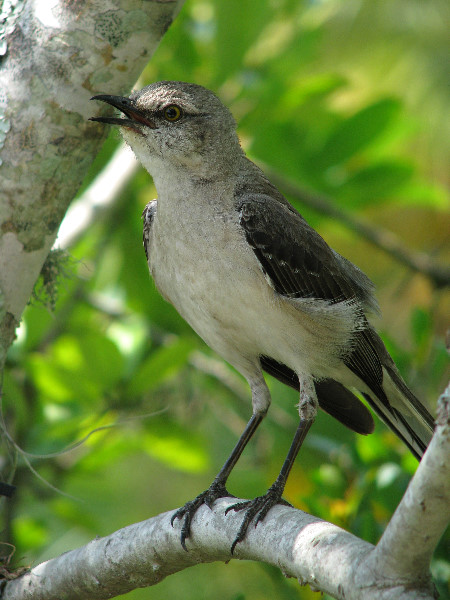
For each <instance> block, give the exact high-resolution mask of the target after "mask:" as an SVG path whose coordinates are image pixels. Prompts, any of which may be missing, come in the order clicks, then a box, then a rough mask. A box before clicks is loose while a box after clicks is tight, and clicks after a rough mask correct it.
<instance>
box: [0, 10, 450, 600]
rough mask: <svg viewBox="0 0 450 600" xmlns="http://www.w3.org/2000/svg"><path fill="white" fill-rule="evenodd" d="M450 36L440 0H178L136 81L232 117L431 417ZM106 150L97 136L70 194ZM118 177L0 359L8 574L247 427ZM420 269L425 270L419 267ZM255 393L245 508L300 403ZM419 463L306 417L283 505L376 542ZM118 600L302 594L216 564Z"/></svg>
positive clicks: (442, 356) (168, 505) (251, 599)
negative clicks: (163, 280)
mask: <svg viewBox="0 0 450 600" xmlns="http://www.w3.org/2000/svg"><path fill="white" fill-rule="evenodd" d="M449 24H450V5H449V4H448V2H446V1H444V0H442V1H441V0H430V1H428V2H423V0H397V1H395V2H393V1H392V0H379V1H377V2H373V1H371V0H316V1H314V0H309V1H306V0H303V1H301V0H300V1H299V0H259V1H258V2H255V1H254V0H226V1H220V0H187V1H186V4H185V5H184V8H183V9H182V11H181V13H180V15H179V16H178V18H177V19H176V21H175V22H174V24H173V26H172V27H171V28H170V29H169V31H168V33H167V35H166V36H165V38H164V39H163V41H162V43H161V45H160V47H159V49H158V50H157V52H156V54H155V55H154V57H153V58H152V60H151V62H150V64H149V65H148V67H147V68H146V70H145V72H144V73H143V75H142V77H141V79H140V81H139V82H138V84H137V86H136V87H138V88H139V87H142V86H144V85H147V84H148V83H151V82H153V81H157V80H161V79H179V80H184V81H191V82H195V83H199V84H202V85H204V86H206V87H209V88H211V89H213V90H214V91H215V92H216V93H217V94H218V95H219V96H220V98H221V99H222V100H223V101H224V103H225V104H227V106H229V107H230V109H231V110H232V112H233V114H234V115H235V117H236V119H237V121H238V123H239V127H238V132H239V135H240V139H241V142H242V145H243V146H244V148H245V150H246V151H247V153H248V154H249V156H250V157H251V158H252V159H253V160H255V161H259V162H260V163H262V164H263V165H266V166H267V168H268V169H269V168H270V170H271V172H274V175H273V176H274V177H275V178H276V183H277V185H278V187H279V188H280V190H281V191H282V192H284V193H285V194H286V196H287V197H288V198H289V200H290V201H291V202H292V203H293V204H294V205H295V206H296V208H297V209H298V210H299V211H300V212H301V213H302V214H303V216H304V217H305V218H306V219H307V220H308V221H309V223H310V224H311V225H312V226H313V227H315V228H316V229H317V230H318V231H319V232H320V234H321V235H322V236H323V237H324V238H325V239H326V240H327V242H328V243H329V244H330V245H331V246H332V247H333V248H335V249H336V250H337V251H338V252H340V253H341V254H343V255H344V256H346V257H347V258H349V259H350V260H352V261H353V262H354V263H356V264H357V265H358V266H359V267H360V268H362V269H363V270H364V271H365V272H366V273H367V274H368V275H369V276H370V277H371V278H372V279H373V281H374V282H375V284H376V287H377V295H378V299H379V301H380V305H381V308H382V312H383V316H382V318H381V319H380V318H377V319H375V320H374V321H373V322H374V323H375V325H376V327H377V328H378V330H379V331H380V333H381V335H382V337H383V339H384V341H385V343H386V345H387V347H388V349H389V351H390V352H391V354H392V356H393V358H394V359H395V361H396V363H397V365H398V367H399V368H400V370H401V372H402V374H403V376H404V378H405V379H406V381H407V382H408V384H409V385H410V387H411V388H412V389H413V390H414V391H415V392H416V394H417V395H418V396H419V397H420V398H421V399H422V400H423V401H424V402H425V403H426V404H427V406H428V408H429V410H430V411H431V412H432V413H435V408H436V402H437V398H438V396H439V395H440V393H442V391H443V389H444V387H445V385H446V383H447V380H448V368H447V364H448V363H447V357H446V350H445V331H446V318H447V317H448V314H449V294H448V291H447V292H445V291H444V289H443V287H442V280H441V279H440V277H439V276H438V275H436V273H435V270H434V269H433V265H435V266H437V265H444V264H446V263H447V264H448V258H449V246H448V240H449V221H450V219H449V211H448V207H449V205H448V193H447V191H446V190H448V175H449V172H448V166H449V154H450V153H449V145H450V119H449V118H448V117H449V82H450V72H449V64H450V63H449V61H448V42H449V39H448V27H449ZM92 110H93V114H94V111H95V110H96V108H95V107H93V109H92ZM119 146H120V136H119V134H118V133H117V132H116V131H111V133H110V136H109V138H108V140H107V141H106V143H105V145H104V147H103V149H102V151H101V152H100V154H99V156H98V158H97V160H96V161H95V163H94V164H93V165H92V168H91V171H90V174H89V176H88V178H87V179H86V181H85V183H84V186H83V188H82V190H80V193H79V195H80V196H81V197H82V198H86V197H87V194H88V193H89V191H90V190H92V188H91V187H90V186H91V185H92V184H93V182H94V181H95V180H96V178H97V177H98V175H99V174H100V173H101V171H102V170H103V169H104V168H105V167H106V166H107V164H108V162H109V161H110V160H111V157H112V156H113V155H114V153H115V152H116V150H117V148H118V147H119ZM132 170H133V171H135V172H134V175H133V177H132V178H127V180H126V182H125V184H123V185H121V186H119V185H118V184H117V182H116V181H115V180H114V179H113V178H111V180H110V181H109V176H108V177H107V180H106V188H108V189H109V191H110V192H111V194H110V195H111V196H112V199H113V201H111V202H110V203H109V204H108V205H107V206H104V207H103V209H102V210H98V211H97V212H95V214H94V216H93V218H91V220H90V221H89V220H88V222H87V223H86V225H82V226H81V227H80V231H79V232H78V234H77V236H76V237H75V238H74V239H72V240H71V241H70V246H69V248H68V252H63V251H61V252H53V253H52V254H51V256H50V258H49V261H47V263H46V265H45V269H44V270H43V274H42V277H41V279H40V281H39V282H38V284H37V286H36V289H35V294H34V297H33V299H32V300H31V302H30V305H29V306H28V308H27V310H26V312H25V315H24V319H23V323H22V325H21V327H20V330H19V332H18V338H17V341H16V342H15V344H14V346H13V347H12V348H11V351H10V354H9V359H8V368H7V371H6V374H5V379H4V397H3V419H4V421H5V423H6V427H7V429H8V431H9V433H10V435H11V437H12V438H13V439H14V440H15V443H16V444H17V445H18V446H19V447H20V448H21V449H22V450H23V452H17V451H16V450H15V449H14V447H13V444H12V443H11V442H9V443H8V444H7V445H6V446H5V447H4V448H3V459H2V463H1V466H2V471H3V473H4V475H5V476H7V474H8V473H9V472H10V471H11V469H12V468H13V467H14V466H15V469H16V477H15V480H14V483H16V485H17V486H18V490H17V493H16V496H15V498H14V500H13V501H12V502H7V503H6V504H4V505H3V507H2V519H3V522H2V525H1V528H2V530H3V535H2V539H3V540H8V541H9V542H10V543H11V544H14V546H15V547H16V552H15V556H14V558H13V559H12V561H13V563H15V564H21V565H34V564H37V563H38V562H41V561H42V560H45V559H47V558H50V557H53V556H56V555H58V554H60V553H61V552H63V551H65V550H70V549H73V548H75V547H77V546H80V545H82V544H85V543H87V542H88V541H89V540H91V539H92V538H93V537H95V536H104V535H107V534H109V533H111V532H113V531H114V530H116V529H118V528H120V527H124V526H126V525H128V524H130V523H133V522H136V521H139V520H143V519H147V518H148V517H151V516H153V515H156V514H158V513H160V512H164V511H167V510H172V509H175V508H177V507H179V506H181V505H183V504H184V503H185V502H186V501H187V500H190V499H192V498H193V497H195V496H196V495H197V494H198V493H199V492H200V491H202V490H204V489H205V488H206V487H207V486H208V485H209V484H210V482H211V480H212V479H213V477H214V476H215V474H216V473H217V471H218V470H219V468H220V467H221V466H222V464H223V462H224V460H225V458H226V457H227V456H228V453H229V452H230V450H231V448H232V447H233V445H234V444H235V442H236V440H237V437H238V436H239V435H240V433H241V432H242V430H243V427H244V425H245V423H246V422H247V420H248V418H249V416H250V414H251V404H250V392H249V389H248V388H247V385H246V382H245V381H244V380H243V379H242V378H241V377H240V376H239V375H238V374H237V373H236V372H235V371H234V370H233V369H232V368H231V367H230V366H228V365H227V364H226V363H224V362H223V361H222V360H221V359H219V358H218V357H217V356H216V355H214V354H213V353H212V352H211V351H210V350H209V349H208V348H207V347H206V346H205V345H204V343H203V342H202V341H201V340H200V339H199V338H198V337H197V336H196V335H195V334H194V332H193V331H192V330H191V329H190V328H189V326H188V325H187V324H186V323H184V322H183V320H182V319H181V318H180V317H179V316H178V314H177V313H176V312H175V310H174V309H173V308H172V307H171V306H170V305H168V304H167V303H166V302H165V301H164V300H163V299H162V298H161V297H160V296H159V295H158V293H157V291H156V289H155V286H154V284H153V282H152V281H151V279H150V277H149V274H148V269H147V264H146V261H145V255H144V252H143V248H142V221H141V212H142V210H143V208H144V206H145V204H146V203H147V202H149V201H150V200H152V199H153V198H155V197H156V191H155V189H154V186H153V184H152V181H151V178H150V176H149V175H148V174H147V173H146V172H144V171H143V170H141V169H140V168H139V169H138V168H136V169H132ZM109 183H110V185H109ZM103 186H105V183H103ZM116 187H117V193H116ZM307 192H308V193H307ZM319 200H321V201H323V200H325V201H327V202H328V204H327V202H325V204H326V206H325V210H324V209H323V207H322V209H320V210H318V208H317V205H318V203H319ZM322 204H323V202H322ZM327 207H328V208H327ZM330 207H331V209H330V210H329V208H330ZM330 211H331V212H330ZM332 211H335V212H336V213H337V214H335V215H334V216H331V215H332ZM79 225H80V222H78V221H77V219H76V217H74V216H72V221H71V222H69V223H67V222H66V224H65V226H66V229H67V228H68V229H69V230H70V228H71V227H73V228H75V227H77V226H79ZM392 235H394V236H395V238H393V237H392ZM372 238H373V239H375V240H376V241H377V245H374V243H373V242H372V241H371V240H372ZM392 244H394V246H395V248H396V251H395V252H394V253H393V252H392V251H389V249H388V248H389V247H391V246H392ZM380 246H382V247H383V246H385V249H383V248H382V247H381V248H380ZM386 248H387V249H388V250H386ZM399 248H400V250H399ZM399 253H400V254H401V255H402V257H403V258H402V260H399V259H398V255H399ZM423 255H425V256H426V257H428V261H429V262H428V263H427V262H426V261H425V267H424V268H421V269H419V270H418V269H417V268H413V267H414V265H416V264H417V262H420V261H421V260H422V258H423ZM407 263H409V265H408V264H407ZM411 265H412V266H411ZM421 271H422V272H421ZM425 271H426V272H425ZM446 368H447V371H446ZM268 384H269V387H270V389H271V392H272V397H273V405H272V407H271V410H270V411H269V415H268V417H267V419H266V421H265V422H264V423H263V425H262V426H261V428H260V430H259V431H258V433H257V435H256V436H255V438H254V439H253V440H252V442H251V443H250V445H249V447H248V448H247V449H246V451H245V453H244V455H243V457H242V458H241V460H240V461H239V463H238V465H237V467H236V469H235V471H234V472H233V475H232V477H231V480H230V485H229V489H230V491H231V492H232V493H234V494H236V495H238V496H240V497H254V496H256V495H260V494H261V493H263V492H264V491H265V490H266V489H267V487H268V486H269V485H270V484H271V483H272V482H273V480H274V478H275V477H276V475H277V474H278V471H279V469H280V466H281V464H282V462H283V460H284V457H285V454H286V453H287V450H288V447H289V445H290V442H291V439H292V436H293V433H294V431H295V428H296V425H297V410H296V408H295V404H296V402H297V401H298V398H297V395H296V393H295V392H293V391H292V390H289V389H287V388H285V387H283V386H282V385H281V384H279V383H278V382H276V381H274V380H272V379H270V378H268ZM90 432H93V433H92V435H90V436H89V437H88V438H87V439H85V441H84V443H83V444H81V445H78V446H77V447H76V448H75V449H73V450H71V451H70V452H67V453H63V454H59V455H56V456H54V457H47V458H44V456H48V455H49V454H52V453H59V452H60V451H61V450H63V449H64V448H67V447H69V446H71V445H73V444H74V442H76V441H77V440H82V439H83V438H85V437H86V436H88V435H89V433H90ZM39 457H41V458H39ZM416 466H417V463H416V461H415V459H414V458H413V457H412V455H410V454H409V452H408V450H407V449H406V448H405V447H404V446H403V445H402V444H401V442H400V441H399V440H397V439H396V437H395V436H394V435H393V434H392V433H390V432H389V431H388V430H387V428H386V427H385V426H384V425H383V424H382V423H380V422H379V421H378V422H377V426H376V432H375V433H374V434H373V435H371V436H368V437H357V436H356V435H355V434H353V433H351V432H350V431H348V430H346V429H345V428H344V427H343V426H341V425H340V424H339V423H337V422H336V421H334V420H332V419H331V417H328V415H326V414H324V413H322V414H320V415H319V417H318V419H317V422H316V423H315V425H314V426H313V428H312V430H311V432H310V434H309V435H308V437H307V440H306V442H305V444H304V446H303V448H302V450H301V453H300V455H299V457H298V459H297V462H296V465H295V467H294V469H293V471H292V473H291V476H290V478H289V481H288V484H287V488H286V493H285V497H286V499H287V500H289V501H290V502H291V503H292V504H293V505H294V506H296V507H298V508H301V509H303V510H306V511H308V512H310V513H312V514H315V515H317V516H320V517H321V518H323V519H326V520H330V521H332V522H333V523H336V524H337V525H339V526H341V527H344V528H346V529H347V530H349V531H351V532H352V533H354V534H355V535H357V536H360V537H362V538H363V539H365V540H367V541H369V542H372V543H375V542H376V541H377V540H378V538H379V536H380V534H381V533H382V532H383V529H384V527H385V525H386V523H387V522H388V520H389V518H390V517H391V515H392V512H393V511H394V510H395V507H396V505H397V503H398V502H399V500H400V498H401V496H402V494H403V493H404V490H405V488H406V486H407V484H408V481H409V479H410V477H411V475H412V474H413V473H414V471H415V469H416ZM448 550H449V546H448V544H447V545H446V544H445V541H444V540H443V541H442V542H441V544H440V546H439V548H438V550H437V552H436V556H435V559H434V561H433V574H434V577H435V581H436V583H437V585H438V587H439V590H440V593H441V597H442V598H445V597H448V580H449V574H450V568H449V564H448V562H446V558H447V559H448V555H449V553H448ZM1 552H2V554H3V555H6V554H8V552H9V550H8V549H7V547H6V546H3V547H2V551H1ZM124 597H126V598H127V599H129V600H153V599H156V598H163V597H165V598H170V597H179V598H183V599H186V600H191V599H192V600H194V599H196V600H198V599H199V598H212V597H214V598H220V599H223V600H244V599H245V600H256V599H258V600H264V599H269V598H280V599H283V600H284V599H286V600H287V599H302V600H309V599H310V598H317V597H318V596H317V594H314V593H313V592H311V591H310V589H309V588H302V587H300V586H299V584H298V582H296V581H295V580H294V581H292V580H287V579H285V578H284V577H283V575H282V574H281V572H279V571H278V570H277V569H275V568H271V567H268V566H266V565H261V564H257V563H247V562H240V561H231V562H230V563H229V564H228V565H224V564H222V563H216V564H210V565H199V566H197V567H195V568H192V569H189V570H187V571H185V572H181V573H179V574H177V575H174V576H172V577H169V578H168V579H166V580H165V581H164V582H162V583H161V584H159V585H158V586H156V587H154V588H148V589H144V590H137V591H134V592H132V593H130V594H128V595H126V596H124ZM325 598H326V596H325Z"/></svg>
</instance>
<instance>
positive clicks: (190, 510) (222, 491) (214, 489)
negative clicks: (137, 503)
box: [170, 482, 234, 552]
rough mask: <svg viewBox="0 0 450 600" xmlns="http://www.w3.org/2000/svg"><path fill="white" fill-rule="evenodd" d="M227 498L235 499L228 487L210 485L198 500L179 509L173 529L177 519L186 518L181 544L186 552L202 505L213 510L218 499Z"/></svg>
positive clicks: (182, 528) (174, 516)
mask: <svg viewBox="0 0 450 600" xmlns="http://www.w3.org/2000/svg"><path fill="white" fill-rule="evenodd" d="M225 497H230V498H234V496H232V495H231V494H229V493H228V491H227V489H226V487H225V486H224V485H223V484H218V483H216V482H213V483H212V484H211V485H210V487H209V488H208V489H207V490H205V491H204V492H202V493H201V494H199V495H198V496H197V498H194V500H189V502H186V504H185V505H184V506H183V507H181V508H179V509H178V510H176V511H175V512H174V514H173V515H172V517H171V519H170V523H171V525H172V527H173V524H174V522H175V519H183V517H184V522H183V525H182V527H181V535H180V542H181V546H182V547H183V549H184V550H186V552H187V551H188V549H187V547H186V540H187V539H188V537H190V535H191V522H192V519H193V517H194V515H195V513H196V512H197V510H198V509H199V508H200V506H202V504H206V506H207V507H208V508H210V509H211V508H212V506H213V504H214V502H215V501H216V500H217V499H218V498H225Z"/></svg>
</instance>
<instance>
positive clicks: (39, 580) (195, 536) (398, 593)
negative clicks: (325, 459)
mask: <svg viewBox="0 0 450 600" xmlns="http://www.w3.org/2000/svg"><path fill="white" fill-rule="evenodd" d="M449 401H450V387H449V389H447V391H446V393H445V394H444V395H443V396H442V398H441V400H440V405H439V416H438V425H437V428H436V432H435V435H434V437H433V440H432V442H431V444H430V446H429V448H428V449H427V451H426V453H425V455H424V457H423V459H422V462H421V463H420V465H419V467H418V469H417V472H416V474H415V476H414V478H413V479H412V481H411V483H410V485H409V487H408V489H407V491H406V494H405V496H404V498H403V500H402V501H401V503H400V504H399V506H398V508H397V510H396V512H395V514H394V516H393V518H392V520H391V522H390V523H389V525H388V527H387V529H386V532H385V533H384V535H383V536H382V538H381V540H380V542H379V544H378V546H376V547H374V546H372V545H371V544H368V543H367V542H364V541H363V540H360V539H358V538H356V537H355V536H353V535H352V534H350V533H348V532H346V531H344V530H342V529H340V528H339V527H336V526H335V525H332V524H331V523H326V522H325V521H321V520H320V519H318V518H317V517H313V516H311V515H308V514H306V513H304V512H302V511H299V510H296V509H293V508H289V507H285V506H276V507H274V508H273V509H272V510H271V511H270V512H269V514H268V515H267V517H266V519H265V521H264V523H263V524H259V525H258V527H256V528H253V527H251V528H250V529H249V532H248V535H247V537H246V539H245V540H244V541H243V542H242V543H241V544H239V545H238V546H237V548H236V551H235V555H234V558H237V559H240V560H258V561H263V562H267V563H269V564H271V565H274V566H277V567H279V568H280V569H281V570H282V572H283V573H284V574H285V575H286V576H287V577H296V578H297V579H298V580H299V582H300V584H301V585H306V584H309V585H310V586H311V587H312V588H314V589H316V590H321V591H323V592H326V593H328V594H330V595H331V596H333V597H335V598H337V599H338V600H360V598H364V600H432V599H433V598H434V590H433V586H432V583H431V579H430V575H429V571H428V565H429V560H430V558H431V554H432V551H433V549H434V547H435V545H436V544H437V541H438V539H439V537H440V536H441V534H442V533H443V531H444V529H445V527H446V524H447V522H448V517H449V512H448V511H449V506H450V464H449V461H448V456H449V451H450V423H449ZM234 502H236V499H230V498H227V499H222V500H219V501H217V502H216V503H215V505H214V508H213V510H210V509H209V508H207V507H203V508H201V509H200V510H199V511H198V512H197V514H196V516H195V518H194V520H193V524H192V537H191V538H189V540H188V548H189V552H185V551H184V550H183V549H182V547H181V544H180V538H179V536H180V523H179V522H176V523H175V525H174V527H172V526H171V525H170V518H171V515H172V514H173V513H172V512H168V513H164V514H161V515H159V516H157V517H154V518H152V519H149V520H148V521H144V522H142V523H137V524H135V525H130V526H129V527H126V528H124V529H121V530H119V531H116V532H115V533H113V534H112V535H110V536H108V537H105V538H101V539H96V540H93V541H92V542H90V543H89V544H88V545H87V546H84V547H82V548H79V549H78V550H73V551H72V552H68V553H65V554H63V555H61V556H59V557H58V558H54V559H52V560H49V561H47V562H45V563H42V564H41V565H38V566H37V567H35V568H34V569H32V570H31V571H30V572H28V573H26V574H25V575H23V576H21V577H19V578H17V579H16V580H14V581H10V582H8V583H4V587H3V592H2V594H1V598H2V600H60V598H65V600H83V599H84V598H85V599H86V600H104V599H106V598H112V597H114V596H117V595H119V594H124V593H126V592H129V591H131V590H132V589H135V588H137V587H144V586H150V585H155V584H157V583H159V582H160V581H162V580H163V579H164V578H165V577H167V576H168V575H171V574H172V573H175V572H178V571H181V570H183V569H185V568H187V567H190V566H193V565H196V564H198V563H199V562H204V563H207V562H213V561H218V560H220V561H224V562H227V561H229V560H230V559H231V558H232V557H231V555H230V547H231V543H232V541H233V539H234V536H235V535H236V532H237V530H238V528H239V524H240V521H241V519H242V515H240V514H239V513H234V512H230V513H228V514H227V515H225V509H226V508H227V506H229V505H230V504H232V503H234ZM412 524H414V526H411V525H412Z"/></svg>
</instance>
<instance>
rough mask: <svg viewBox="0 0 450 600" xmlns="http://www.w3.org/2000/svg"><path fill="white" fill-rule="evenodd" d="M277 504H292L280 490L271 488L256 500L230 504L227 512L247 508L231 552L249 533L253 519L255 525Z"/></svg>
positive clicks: (232, 551)
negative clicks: (284, 497) (282, 495)
mask: <svg viewBox="0 0 450 600" xmlns="http://www.w3.org/2000/svg"><path fill="white" fill-rule="evenodd" d="M276 504H283V505H285V506H292V505H291V504H290V503H289V502H287V500H284V499H283V498H282V497H281V493H280V491H278V490H277V489H272V488H270V489H269V490H268V491H267V493H266V494H264V496H258V497H257V498H255V499H254V500H247V501H246V502H238V503H237V504H232V505H231V506H229V507H228V508H227V509H226V511H225V514H227V513H228V511H230V510H234V511H235V512H238V511H240V510H245V515H244V518H243V520H242V523H241V526H240V528H239V531H238V534H237V536H236V538H235V540H234V542H233V543H232V545H231V554H234V549H235V548H236V545H237V544H239V543H240V542H242V540H243V539H244V538H245V536H246V534H247V530H248V527H249V525H250V523H251V522H252V521H253V519H254V518H255V517H256V520H255V527H256V526H257V525H258V523H260V522H261V521H263V520H264V518H265V517H266V515H267V513H268V512H269V510H270V509H271V508H272V507H273V506H275V505H276Z"/></svg>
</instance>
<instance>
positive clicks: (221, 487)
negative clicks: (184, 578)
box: [170, 412, 265, 551]
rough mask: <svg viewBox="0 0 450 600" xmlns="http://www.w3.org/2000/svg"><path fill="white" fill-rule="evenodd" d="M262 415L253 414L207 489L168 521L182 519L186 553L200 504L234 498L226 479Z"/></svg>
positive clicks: (259, 413) (183, 541) (182, 538)
mask: <svg viewBox="0 0 450 600" xmlns="http://www.w3.org/2000/svg"><path fill="white" fill-rule="evenodd" d="M264 415H265V413H261V412H258V413H254V414H253V415H252V417H251V419H250V421H249V422H248V423H247V426H246V428H245V429H244V432H243V434H242V435H241V437H240V438H239V440H238V443H237V444H236V446H235V447H234V449H233V451H232V452H231V454H230V456H229V457H228V459H227V461H226V462H225V464H224V465H223V467H222V468H221V469H220V471H219V473H218V474H217V477H216V478H215V479H214V481H213V482H212V484H211V485H210V486H209V488H208V489H207V490H205V491H204V492H202V493H201V494H199V495H198V496H197V498H194V500H190V501H189V502H186V504H185V505H184V506H183V507H182V508H180V509H179V510H177V511H176V512H175V513H174V514H173V515H172V518H171V520H170V522H171V523H172V525H173V523H174V521H175V519H181V518H183V517H184V522H183V526H182V528H181V545H182V546H183V548H184V549H185V550H186V551H187V548H186V539H187V538H188V537H189V535H190V532H191V521H192V518H193V516H194V515H195V513H196V512H197V510H198V509H199V508H200V506H201V505H202V504H206V506H209V508H212V505H213V504H214V502H215V500H217V499H218V498H224V497H227V496H229V497H231V498H234V496H233V495H232V494H230V493H229V492H228V490H227V488H226V487H225V484H226V482H227V479H228V477H229V476H230V473H231V471H232V470H233V467H234V466H235V464H236V463H237V461H238V460H239V457H240V456H241V454H242V452H243V450H244V448H245V446H246V445H247V443H248V442H249V440H250V438H251V437H252V435H253V434H254V433H255V431H256V429H257V427H258V425H259V424H260V423H261V421H262V420H263V418H264Z"/></svg>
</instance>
